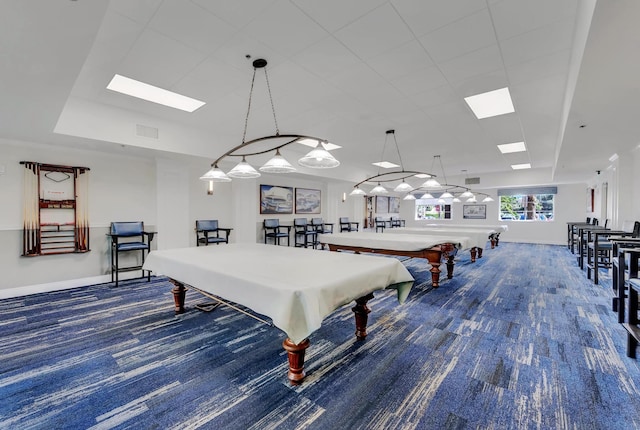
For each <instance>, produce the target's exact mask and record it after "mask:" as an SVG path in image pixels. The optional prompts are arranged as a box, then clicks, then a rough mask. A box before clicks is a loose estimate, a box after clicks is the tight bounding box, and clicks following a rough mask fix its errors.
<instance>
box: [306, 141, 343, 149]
mask: <svg viewBox="0 0 640 430" xmlns="http://www.w3.org/2000/svg"><path fill="white" fill-rule="evenodd" d="M298 143H301V144H303V145H306V146H310V147H312V148H315V147H316V146H317V145H318V141H317V140H316V139H300V140H298ZM320 143H322V147H323V148H324V149H326V150H327V151H333V150H334V149H339V148H342V146H340V145H336V144H335V143H330V142H320Z"/></svg>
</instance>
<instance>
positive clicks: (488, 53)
mask: <svg viewBox="0 0 640 430" xmlns="http://www.w3.org/2000/svg"><path fill="white" fill-rule="evenodd" d="M439 66H440V69H441V70H442V73H444V75H445V77H446V78H447V81H448V82H449V83H452V84H454V83H456V82H460V81H464V80H467V79H470V78H472V77H474V76H479V75H485V74H487V73H490V72H494V71H496V70H501V69H503V64H502V57H501V55H500V51H499V50H498V47H497V46H496V45H493V46H489V47H486V48H482V49H478V50H477V51H474V52H471V53H469V54H466V55H462V56H460V57H456V58H454V59H453V60H449V61H446V62H444V63H442V64H439Z"/></svg>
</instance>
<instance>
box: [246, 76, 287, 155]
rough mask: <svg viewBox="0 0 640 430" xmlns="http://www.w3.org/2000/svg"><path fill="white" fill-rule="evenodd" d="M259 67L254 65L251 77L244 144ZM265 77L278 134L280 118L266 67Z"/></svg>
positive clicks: (277, 133) (278, 133)
mask: <svg viewBox="0 0 640 430" xmlns="http://www.w3.org/2000/svg"><path fill="white" fill-rule="evenodd" d="M257 70H258V69H257V67H255V66H254V67H253V77H252V78H251V89H250V90H249V104H248V105H247V116H245V118H244V132H243V133H242V144H243V145H244V143H245V142H246V138H247V127H248V126H249V113H250V112H251V99H252V98H253V87H254V84H255V82H256V72H257ZM264 78H265V80H266V81H267V91H268V92H269V102H271V112H272V113H273V123H274V124H275V126H276V136H279V135H280V129H279V128H278V120H277V119H276V108H275V107H274V105H273V97H272V96H271V85H269V75H268V74H267V69H266V68H265V69H264Z"/></svg>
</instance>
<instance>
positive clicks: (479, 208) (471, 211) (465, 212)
mask: <svg viewBox="0 0 640 430" xmlns="http://www.w3.org/2000/svg"><path fill="white" fill-rule="evenodd" d="M462 218H464V219H486V218H487V205H464V206H462Z"/></svg>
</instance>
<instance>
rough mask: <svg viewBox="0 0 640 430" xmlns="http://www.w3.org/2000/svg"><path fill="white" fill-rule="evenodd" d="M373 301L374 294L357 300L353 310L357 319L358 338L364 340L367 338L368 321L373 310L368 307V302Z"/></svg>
mask: <svg viewBox="0 0 640 430" xmlns="http://www.w3.org/2000/svg"><path fill="white" fill-rule="evenodd" d="M371 299H373V293H370V294H367V295H366V296H363V297H360V298H359V299H356V305H355V306H354V307H352V308H351V310H352V311H353V313H354V315H355V317H356V337H357V338H358V340H362V339H364V338H365V337H367V321H368V320H369V312H371V309H369V307H368V306H367V302H368V301H369V300H371Z"/></svg>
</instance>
